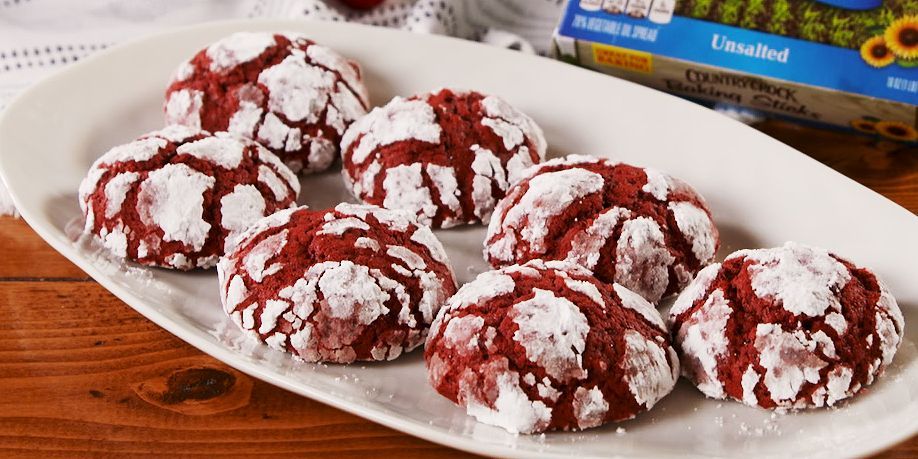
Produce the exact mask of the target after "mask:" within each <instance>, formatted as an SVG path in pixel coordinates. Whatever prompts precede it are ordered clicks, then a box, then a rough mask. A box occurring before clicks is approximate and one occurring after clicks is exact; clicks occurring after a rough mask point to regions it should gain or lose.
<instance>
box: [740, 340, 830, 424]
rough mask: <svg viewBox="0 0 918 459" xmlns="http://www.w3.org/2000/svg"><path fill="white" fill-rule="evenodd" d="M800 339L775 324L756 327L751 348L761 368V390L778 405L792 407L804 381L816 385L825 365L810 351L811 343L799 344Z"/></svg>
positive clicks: (813, 345)
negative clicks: (756, 355) (765, 390)
mask: <svg viewBox="0 0 918 459" xmlns="http://www.w3.org/2000/svg"><path fill="white" fill-rule="evenodd" d="M800 338H801V336H798V335H797V334H796V333H788V332H786V331H784V330H783V329H782V328H781V325H779V324H758V326H756V330H755V348H756V350H758V351H759V364H760V365H761V366H762V367H763V368H765V379H764V383H765V387H766V388H768V391H769V392H770V393H771V398H772V400H773V401H774V402H775V403H777V404H778V405H779V406H785V407H790V406H793V403H794V401H795V399H796V398H797V394H799V392H800V388H801V387H802V386H803V384H804V382H809V383H812V384H816V383H818V382H819V379H820V376H819V370H820V369H822V368H823V367H825V366H826V362H824V361H823V360H822V359H820V358H819V357H818V356H816V355H815V354H814V353H813V352H812V351H811V348H812V347H815V343H813V344H811V343H809V342H801V341H800Z"/></svg>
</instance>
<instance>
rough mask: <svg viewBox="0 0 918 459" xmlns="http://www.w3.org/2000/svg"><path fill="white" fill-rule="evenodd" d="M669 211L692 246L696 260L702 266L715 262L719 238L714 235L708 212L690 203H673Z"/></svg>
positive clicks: (670, 204)
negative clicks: (715, 251)
mask: <svg viewBox="0 0 918 459" xmlns="http://www.w3.org/2000/svg"><path fill="white" fill-rule="evenodd" d="M669 210H670V212H672V213H673V217H675V219H676V226H678V227H679V231H680V232H681V233H682V235H683V236H685V240H686V241H688V242H689V243H690V244H692V253H693V254H695V259H697V260H698V261H699V262H700V263H701V264H706V263H709V262H710V261H711V260H713V259H714V250H715V249H716V248H717V238H716V237H715V235H714V223H713V222H712V221H711V218H710V217H708V214H707V212H705V211H704V210H702V209H700V208H699V207H697V206H695V205H694V204H692V203H690V202H671V203H669Z"/></svg>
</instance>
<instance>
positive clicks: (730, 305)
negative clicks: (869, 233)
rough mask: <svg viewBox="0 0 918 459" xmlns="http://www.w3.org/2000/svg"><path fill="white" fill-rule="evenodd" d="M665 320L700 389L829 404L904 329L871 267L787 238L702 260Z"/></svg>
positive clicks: (885, 361) (881, 363)
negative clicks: (704, 265) (782, 242)
mask: <svg viewBox="0 0 918 459" xmlns="http://www.w3.org/2000/svg"><path fill="white" fill-rule="evenodd" d="M669 319H670V323H671V327H672V329H673V333H674V336H675V337H676V340H675V344H676V348H677V350H679V351H680V353H681V354H682V363H683V370H684V374H685V376H687V377H688V378H689V379H690V380H692V381H693V382H694V383H695V385H696V386H698V388H699V389H700V390H701V391H702V392H704V393H705V394H706V395H708V396H709V397H713V398H727V397H730V398H733V399H736V400H739V401H742V402H743V403H746V404H748V405H754V406H761V407H765V408H782V409H800V408H809V407H822V406H832V405H834V404H835V403H837V402H838V401H839V400H843V399H846V398H848V397H851V396H853V395H854V394H855V393H857V392H858V391H859V390H860V389H861V388H863V387H866V386H867V385H869V384H871V383H872V382H873V381H874V380H875V379H876V377H877V376H879V375H880V374H882V373H883V371H884V369H885V368H886V367H887V366H888V365H889V364H890V363H891V361H892V359H893V356H894V354H895V352H896V349H898V346H899V344H900V342H901V339H902V333H903V327H904V323H903V321H902V320H900V319H901V311H900V310H899V307H898V305H896V303H895V299H893V297H892V295H891V294H890V293H889V290H888V289H887V288H886V287H885V285H884V284H883V283H882V281H880V280H879V279H877V277H876V276H875V275H874V274H873V273H871V272H870V271H868V270H866V269H863V268H859V267H856V266H855V265H853V264H851V263H850V262H848V261H846V260H844V259H842V258H839V257H837V256H835V255H833V254H831V253H829V252H827V251H825V250H823V249H818V248H814V247H809V246H806V245H802V244H797V243H792V242H789V243H787V244H785V245H784V246H782V247H777V248H771V249H760V250H742V251H739V252H735V253H733V254H731V255H730V256H728V257H727V259H726V260H725V261H724V262H723V263H722V264H715V265H711V266H710V267H709V268H706V269H705V270H703V271H702V272H701V273H699V275H698V276H697V277H696V279H695V280H694V281H693V282H692V284H691V285H689V287H688V288H686V290H685V292H683V293H682V295H680V297H679V298H678V299H677V300H676V303H675V304H674V306H673V308H672V309H671V311H670V318H669ZM852 324H856V325H852Z"/></svg>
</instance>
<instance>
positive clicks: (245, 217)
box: [220, 184, 266, 252]
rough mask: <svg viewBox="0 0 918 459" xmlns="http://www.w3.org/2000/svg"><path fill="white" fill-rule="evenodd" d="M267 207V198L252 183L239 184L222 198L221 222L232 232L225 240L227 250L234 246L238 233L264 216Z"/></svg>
mask: <svg viewBox="0 0 918 459" xmlns="http://www.w3.org/2000/svg"><path fill="white" fill-rule="evenodd" d="M265 208H266V204H265V199H264V198H263V197H262V196H261V192H260V191H258V188H255V187H254V186H252V185H243V184H238V185H236V186H235V187H234V188H233V191H232V192H231V193H227V194H226V195H224V196H223V197H222V198H220V213H221V217H220V218H221V220H220V224H221V225H222V226H223V227H224V228H226V229H227V230H229V233H230V234H229V235H228V236H227V238H226V240H225V242H224V246H225V251H226V252H229V251H230V250H232V248H233V247H234V244H235V237H236V235H238V234H239V233H242V232H243V231H245V230H246V229H248V228H249V226H251V225H252V223H255V222H256V221H258V219H260V218H262V217H264V215H265Z"/></svg>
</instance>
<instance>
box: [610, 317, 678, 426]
mask: <svg viewBox="0 0 918 459" xmlns="http://www.w3.org/2000/svg"><path fill="white" fill-rule="evenodd" d="M622 370H623V371H624V373H625V374H624V377H625V381H626V382H627V383H628V389H629V390H630V391H631V394H632V395H634V400H635V401H636V402H637V403H638V404H640V405H643V406H645V407H646V408H647V409H650V408H652V407H653V406H654V405H655V404H656V403H657V401H658V400H660V399H661V398H663V396H665V395H666V394H668V393H670V392H671V391H672V390H673V387H674V386H675V385H676V378H675V377H673V370H672V368H671V367H670V364H669V360H667V356H666V352H665V351H664V350H663V348H661V347H660V346H659V345H658V344H657V343H655V342H653V341H652V340H649V339H647V338H645V337H644V336H643V335H641V334H640V333H638V332H636V331H634V330H627V331H625V357H624V360H623V361H622Z"/></svg>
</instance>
